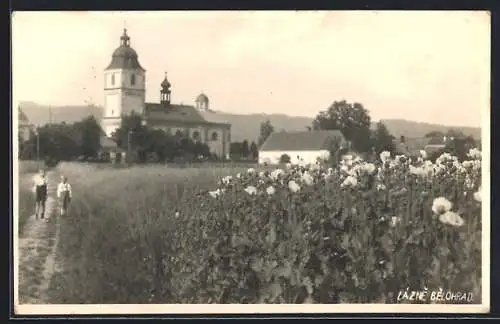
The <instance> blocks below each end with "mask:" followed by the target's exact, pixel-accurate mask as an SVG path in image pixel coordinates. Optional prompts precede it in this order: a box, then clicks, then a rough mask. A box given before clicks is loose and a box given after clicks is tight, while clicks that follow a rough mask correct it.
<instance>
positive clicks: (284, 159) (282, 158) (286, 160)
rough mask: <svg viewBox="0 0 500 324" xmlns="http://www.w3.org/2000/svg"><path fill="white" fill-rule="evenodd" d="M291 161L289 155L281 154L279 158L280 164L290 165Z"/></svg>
mask: <svg viewBox="0 0 500 324" xmlns="http://www.w3.org/2000/svg"><path fill="white" fill-rule="evenodd" d="M291 160H292V159H291V158H290V155H288V154H282V155H281V156H280V163H290V161H291Z"/></svg>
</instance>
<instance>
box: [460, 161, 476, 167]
mask: <svg viewBox="0 0 500 324" xmlns="http://www.w3.org/2000/svg"><path fill="white" fill-rule="evenodd" d="M462 166H463V167H464V168H466V169H471V168H472V167H473V166H474V161H463V162H462Z"/></svg>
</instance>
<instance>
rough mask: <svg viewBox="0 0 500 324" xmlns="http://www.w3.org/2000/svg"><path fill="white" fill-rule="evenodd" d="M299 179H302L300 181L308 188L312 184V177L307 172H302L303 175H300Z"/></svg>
mask: <svg viewBox="0 0 500 324" xmlns="http://www.w3.org/2000/svg"><path fill="white" fill-rule="evenodd" d="M301 178H302V181H303V182H304V183H305V184H306V185H308V186H310V185H312V184H313V183H314V179H313V177H312V176H311V175H310V174H309V173H307V172H304V174H303V175H302V177H301Z"/></svg>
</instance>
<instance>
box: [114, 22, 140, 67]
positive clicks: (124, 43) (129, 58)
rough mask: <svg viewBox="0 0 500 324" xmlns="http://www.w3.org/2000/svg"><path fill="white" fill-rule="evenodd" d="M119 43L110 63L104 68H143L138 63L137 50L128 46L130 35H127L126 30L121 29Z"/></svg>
mask: <svg viewBox="0 0 500 324" xmlns="http://www.w3.org/2000/svg"><path fill="white" fill-rule="evenodd" d="M120 41H121V44H120V46H119V47H118V48H117V49H116V50H115V51H114V52H113V56H112V58H111V63H110V64H109V65H108V67H107V68H106V70H111V69H127V70H143V71H145V70H144V68H143V67H142V66H141V65H140V64H139V59H138V56H137V52H136V51H135V50H134V49H133V48H132V47H130V37H129V36H128V35H127V30H126V29H124V30H123V35H122V37H120Z"/></svg>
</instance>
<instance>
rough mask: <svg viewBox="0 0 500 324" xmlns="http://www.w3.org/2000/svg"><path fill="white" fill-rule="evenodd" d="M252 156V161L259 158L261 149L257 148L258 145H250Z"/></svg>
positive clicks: (253, 143)
mask: <svg viewBox="0 0 500 324" xmlns="http://www.w3.org/2000/svg"><path fill="white" fill-rule="evenodd" d="M250 156H251V157H252V160H257V158H258V157H259V149H258V148H257V144H256V143H255V142H252V144H250Z"/></svg>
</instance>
